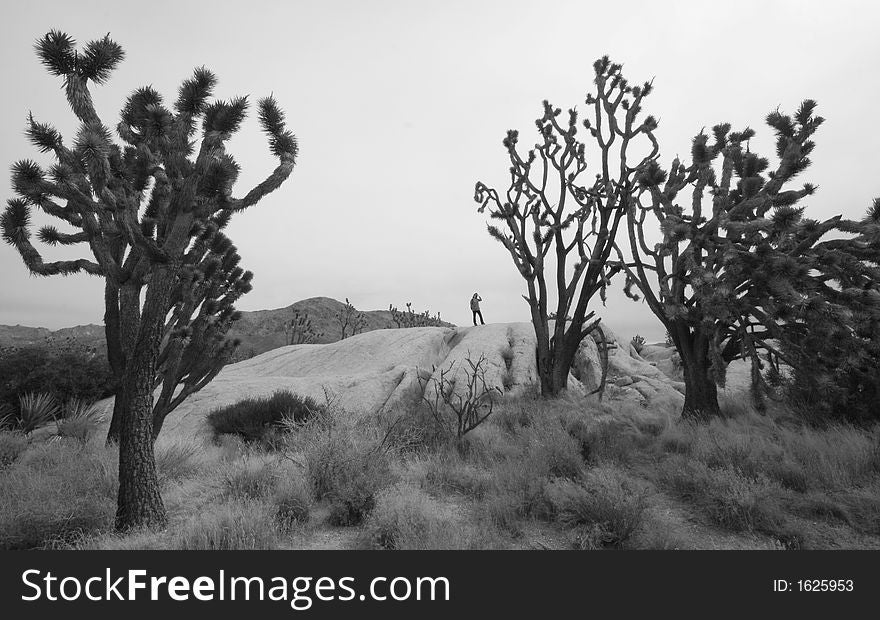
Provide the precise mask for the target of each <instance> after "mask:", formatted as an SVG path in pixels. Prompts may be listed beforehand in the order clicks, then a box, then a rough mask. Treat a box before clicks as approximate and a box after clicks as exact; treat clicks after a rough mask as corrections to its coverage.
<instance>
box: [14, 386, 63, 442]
mask: <svg viewBox="0 0 880 620" xmlns="http://www.w3.org/2000/svg"><path fill="white" fill-rule="evenodd" d="M18 403H19V412H18V418H17V420H16V424H15V426H16V427H17V429H18V430H20V431H21V432H22V433H24V434H25V435H29V434H30V433H32V432H33V431H35V430H36V429H38V428H40V427H41V426H44V425H46V424H48V423H49V422H51V421H52V420H54V419H55V418H56V417H58V412H59V408H58V401H56V400H55V397H54V396H52V395H51V394H49V393H47V392H28V393H27V394H22V395H21V396H19V397H18Z"/></svg>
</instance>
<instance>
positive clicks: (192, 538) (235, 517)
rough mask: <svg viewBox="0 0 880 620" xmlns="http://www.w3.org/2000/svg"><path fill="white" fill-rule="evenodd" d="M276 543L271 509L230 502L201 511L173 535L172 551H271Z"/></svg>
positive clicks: (248, 503) (247, 503) (246, 503)
mask: <svg viewBox="0 0 880 620" xmlns="http://www.w3.org/2000/svg"><path fill="white" fill-rule="evenodd" d="M277 540H278V530H277V528H276V525H275V521H274V515H273V510H272V507H271V506H269V505H268V504H266V503H265V502H259V501H253V500H230V501H226V502H223V503H219V504H214V505H211V506H208V507H206V508H205V510H202V511H200V512H198V513H196V515H195V516H194V517H193V518H192V519H190V520H189V521H187V522H185V523H184V524H183V525H182V526H181V528H180V530H179V531H178V532H177V533H176V535H175V536H174V544H173V548H174V549H207V550H225V549H233V550H234V549H272V548H274V547H275V546H276V544H277Z"/></svg>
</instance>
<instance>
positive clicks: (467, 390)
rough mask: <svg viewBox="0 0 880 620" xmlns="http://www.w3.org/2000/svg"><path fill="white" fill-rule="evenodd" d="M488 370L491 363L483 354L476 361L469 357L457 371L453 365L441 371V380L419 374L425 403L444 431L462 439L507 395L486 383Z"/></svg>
mask: <svg viewBox="0 0 880 620" xmlns="http://www.w3.org/2000/svg"><path fill="white" fill-rule="evenodd" d="M431 370H432V373H433V372H434V371H436V370H438V369H436V368H433V367H432V369H431ZM487 371H488V360H487V358H486V356H485V355H484V354H480V357H479V358H478V359H477V360H476V361H474V360H472V359H471V357H470V355H468V356H467V357H465V359H464V360H463V361H462V362H461V363H460V364H459V365H458V367H457V368H456V366H455V363H454V362H451V363H450V364H449V367H448V368H445V369H444V368H440V369H439V377H434V376H429V377H427V378H426V377H423V376H422V375H421V374H419V376H418V382H419V387H420V388H421V392H422V403H423V404H424V406H426V407H427V408H428V410H429V411H430V413H431V416H432V417H433V419H434V422H435V424H436V426H437V428H438V429H439V430H440V431H441V432H443V433H446V434H447V435H448V436H450V437H455V438H456V439H459V440H460V439H461V438H462V437H464V436H465V435H467V434H468V433H470V432H471V431H473V430H474V429H475V428H477V427H478V426H480V425H481V424H483V423H484V422H485V421H486V420H488V419H489V416H491V415H492V412H493V411H494V409H495V403H496V401H497V400H498V398H499V397H500V396H502V395H503V393H504V392H503V390H502V389H501V388H500V387H498V386H496V385H489V384H488V383H487V382H486V372H487Z"/></svg>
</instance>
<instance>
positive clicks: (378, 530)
mask: <svg viewBox="0 0 880 620" xmlns="http://www.w3.org/2000/svg"><path fill="white" fill-rule="evenodd" d="M460 534H461V532H460V527H458V526H457V525H456V523H455V522H454V521H453V520H452V519H451V518H450V517H448V516H446V515H445V514H444V510H443V508H442V506H441V505H440V504H438V502H437V501H436V500H433V499H431V497H429V496H428V495H427V494H425V492H424V491H421V490H420V489H417V488H415V487H413V486H410V485H406V484H396V485H394V486H392V487H390V488H387V489H385V490H384V491H382V492H381V493H379V494H378V496H377V498H376V507H375V509H374V510H373V511H372V513H370V516H369V518H368V520H367V522H366V526H365V538H366V540H367V542H368V544H369V546H371V547H374V548H379V549H454V548H461V547H462V543H464V542H465V541H464V540H463V537H462V536H461V535H460Z"/></svg>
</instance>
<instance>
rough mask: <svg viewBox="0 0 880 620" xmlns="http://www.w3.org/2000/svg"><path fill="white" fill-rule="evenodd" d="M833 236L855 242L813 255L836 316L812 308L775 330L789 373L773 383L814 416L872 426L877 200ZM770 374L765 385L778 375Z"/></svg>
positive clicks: (879, 374) (879, 282)
mask: <svg viewBox="0 0 880 620" xmlns="http://www.w3.org/2000/svg"><path fill="white" fill-rule="evenodd" d="M840 228H843V229H846V230H848V231H850V232H852V233H855V236H853V237H851V238H850V239H849V240H848V241H844V240H841V239H839V238H838V239H835V240H832V241H828V242H824V243H821V244H817V245H816V247H814V248H813V249H812V250H813V253H814V254H816V257H817V260H819V261H821V263H822V264H823V271H824V274H825V275H824V277H826V278H829V280H831V281H833V282H835V285H834V286H833V287H832V290H831V291H830V296H831V300H832V303H833V304H834V305H833V306H832V310H837V311H833V312H825V311H824V310H826V308H825V307H824V305H817V304H811V305H809V306H806V307H805V308H804V309H803V311H802V312H801V316H800V320H798V321H791V322H787V323H785V324H783V325H782V326H781V331H782V333H783V334H784V337H783V338H781V339H780V341H779V347H780V349H781V351H782V353H783V355H782V357H784V358H785V359H786V360H788V361H789V363H790V365H791V369H790V370H789V372H788V373H787V377H781V376H777V377H775V378H776V379H781V380H782V383H783V385H785V387H786V388H787V390H786V391H787V395H788V396H789V397H791V398H793V399H794V400H795V401H796V402H797V403H798V405H799V406H800V408H803V409H804V410H806V411H808V412H810V413H812V414H814V415H819V416H822V417H835V418H843V419H847V420H850V421H855V422H860V423H861V422H875V421H876V420H877V419H878V417H880V410H878V407H877V402H878V399H880V198H878V199H875V200H874V202H873V204H872V206H871V208H869V209H868V212H867V214H866V215H865V217H864V218H862V219H861V220H860V221H858V222H842V223H841V224H840ZM771 361H775V360H774V359H772V358H771ZM771 370H772V371H774V372H771V377H772V376H773V374H775V372H778V370H779V369H778V367H777V366H775V365H774V366H772V367H771Z"/></svg>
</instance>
